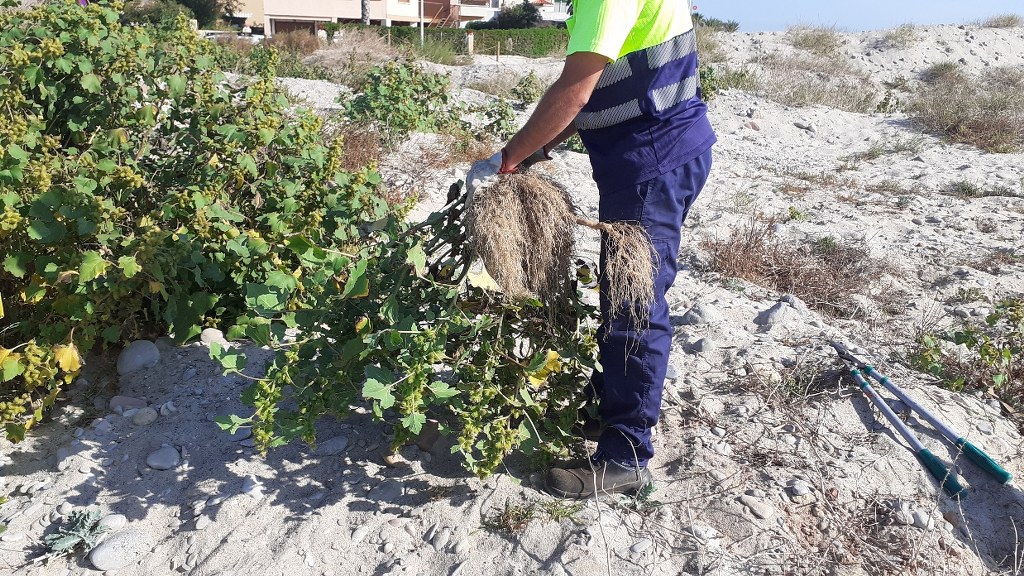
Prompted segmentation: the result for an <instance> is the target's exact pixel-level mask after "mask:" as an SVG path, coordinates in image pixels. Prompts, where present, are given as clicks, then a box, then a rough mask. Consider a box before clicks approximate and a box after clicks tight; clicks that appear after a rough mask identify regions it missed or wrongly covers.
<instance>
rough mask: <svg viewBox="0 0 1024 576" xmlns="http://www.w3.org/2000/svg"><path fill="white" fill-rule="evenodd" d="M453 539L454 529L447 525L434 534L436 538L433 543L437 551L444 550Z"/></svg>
mask: <svg viewBox="0 0 1024 576" xmlns="http://www.w3.org/2000/svg"><path fill="white" fill-rule="evenodd" d="M451 539H452V529H451V528H449V527H447V526H445V527H444V528H442V529H440V530H438V532H437V534H435V535H434V539H433V540H432V541H431V544H433V546H434V550H435V551H437V552H443V551H444V549H445V547H446V546H448V542H450V541H451Z"/></svg>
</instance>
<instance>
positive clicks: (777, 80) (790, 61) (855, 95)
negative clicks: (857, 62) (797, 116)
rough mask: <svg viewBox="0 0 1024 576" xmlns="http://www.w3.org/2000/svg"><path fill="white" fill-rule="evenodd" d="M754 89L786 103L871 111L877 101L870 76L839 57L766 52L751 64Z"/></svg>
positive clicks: (876, 91) (849, 110)
mask: <svg viewBox="0 0 1024 576" xmlns="http://www.w3.org/2000/svg"><path fill="white" fill-rule="evenodd" d="M750 64H751V65H752V66H753V67H754V74H755V77H756V84H757V88H756V92H757V93H758V94H759V95H761V96H764V97H765V98H769V99H771V100H775V101H776V102H779V103H781V104H786V105H788V106H814V105H821V106H829V107H832V108H838V109H840V110H846V111H848V112H864V113H867V112H872V111H874V110H875V106H876V105H877V103H878V100H879V94H878V90H877V88H876V87H875V85H874V83H873V82H872V81H871V77H870V76H869V75H868V74H867V73H865V72H861V71H858V70H856V69H854V68H853V67H852V66H850V65H849V64H847V63H846V62H844V61H842V60H837V59H836V58H830V57H825V56H820V55H815V54H778V53H772V54H766V55H763V56H760V57H758V58H755V59H754V60H752V61H751V63H750Z"/></svg>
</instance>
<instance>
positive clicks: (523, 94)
mask: <svg viewBox="0 0 1024 576" xmlns="http://www.w3.org/2000/svg"><path fill="white" fill-rule="evenodd" d="M510 93H511V96H512V97H513V98H515V99H516V100H519V101H520V102H522V103H523V104H533V103H534V102H536V101H537V100H540V97H541V96H542V95H543V94H544V89H543V88H542V87H541V85H540V79H539V78H537V73H536V72H534V71H533V70H530V73H529V74H527V75H526V76H523V78H522V79H521V80H520V81H519V82H518V83H517V84H516V85H515V87H513V88H512V90H510Z"/></svg>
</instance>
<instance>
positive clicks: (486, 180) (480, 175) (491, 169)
mask: <svg viewBox="0 0 1024 576" xmlns="http://www.w3.org/2000/svg"><path fill="white" fill-rule="evenodd" d="M503 156H504V150H499V151H498V152H496V153H495V154H494V156H491V157H490V158H488V159H486V160H478V161H476V162H474V163H473V166H472V167H471V168H470V169H469V174H467V175H466V190H467V191H468V192H469V195H470V198H472V197H473V194H474V193H476V191H477V190H479V189H481V188H486V187H488V186H490V185H491V184H494V182H495V180H497V179H498V174H499V173H501V161H502V157H503Z"/></svg>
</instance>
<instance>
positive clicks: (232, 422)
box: [213, 414, 252, 434]
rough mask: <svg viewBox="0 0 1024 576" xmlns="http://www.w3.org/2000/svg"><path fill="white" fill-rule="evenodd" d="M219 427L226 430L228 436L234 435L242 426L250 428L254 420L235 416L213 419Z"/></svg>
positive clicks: (229, 415)
mask: <svg viewBox="0 0 1024 576" xmlns="http://www.w3.org/2000/svg"><path fill="white" fill-rule="evenodd" d="M213 421H214V423H216V424H217V426H220V429H221V430H224V431H225V432H227V433H228V434H234V433H235V432H238V429H239V428H241V427H242V426H248V425H249V424H251V423H252V418H242V417H240V416H237V415H235V414H228V415H227V416H217V417H216V418H214V419H213Z"/></svg>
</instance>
